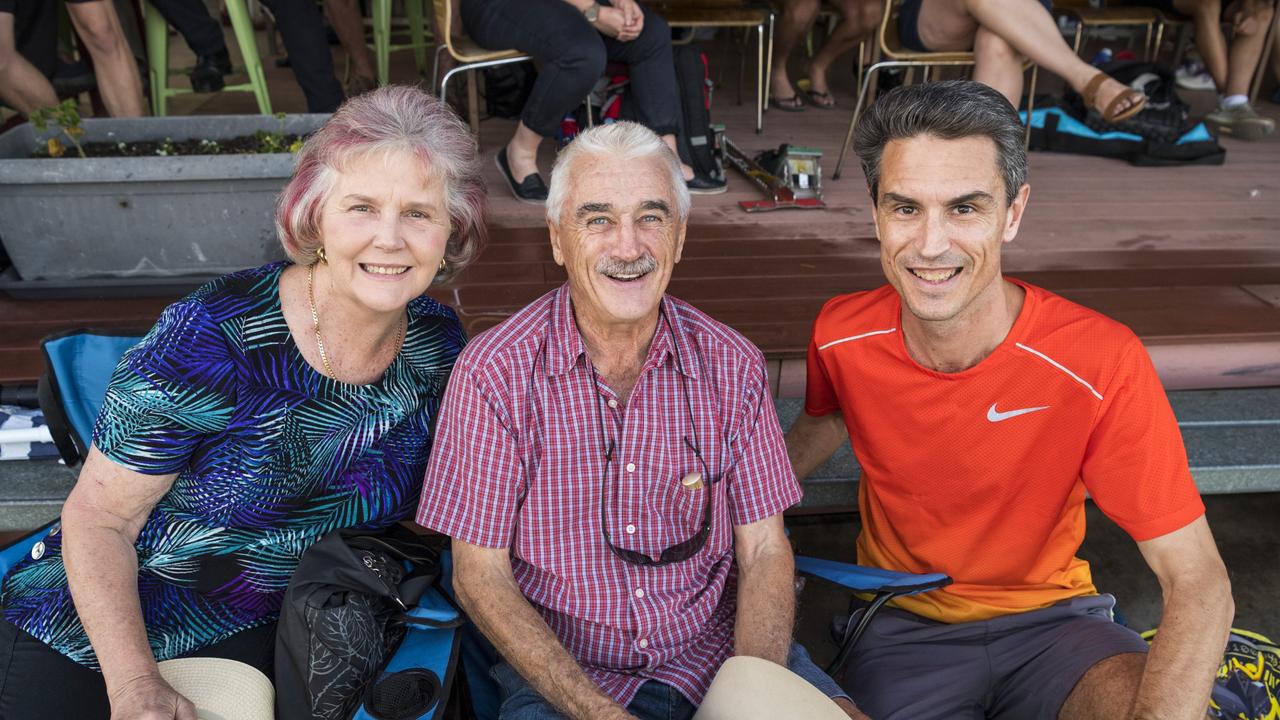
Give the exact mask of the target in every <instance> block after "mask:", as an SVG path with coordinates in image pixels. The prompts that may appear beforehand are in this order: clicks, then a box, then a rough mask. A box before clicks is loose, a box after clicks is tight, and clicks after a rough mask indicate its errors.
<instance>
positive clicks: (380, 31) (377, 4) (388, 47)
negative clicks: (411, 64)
mask: <svg viewBox="0 0 1280 720" xmlns="http://www.w3.org/2000/svg"><path fill="white" fill-rule="evenodd" d="M372 6H373V7H372V12H373V55H374V60H375V61H376V62H377V65H378V85H386V84H387V83H388V82H389V81H390V77H391V53H393V52H399V51H401V50H412V51H413V59H414V61H415V62H416V63H417V64H418V75H419V76H425V75H426V73H427V47H429V46H430V45H432V42H430V41H428V40H427V32H426V27H425V25H424V22H425V16H424V15H423V0H404V12H405V18H406V20H408V23H409V42H407V43H394V42H392V41H391V0H373V3H372Z"/></svg>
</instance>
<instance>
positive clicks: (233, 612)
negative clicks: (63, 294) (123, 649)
mask: <svg viewBox="0 0 1280 720" xmlns="http://www.w3.org/2000/svg"><path fill="white" fill-rule="evenodd" d="M285 267H287V264H286V263H276V264H272V265H267V266H265V267H261V268H257V269H254V270H246V271H243V272H238V273H235V274H233V275H228V276H226V277H224V278H220V279H218V280H215V281H214V282H211V283H209V284H208V285H205V286H204V287H202V288H200V289H199V290H197V291H196V292H194V293H192V294H191V295H190V296H188V297H186V298H184V299H183V300H180V301H179V302H177V303H174V304H173V305H171V306H169V307H168V308H167V309H166V310H165V311H164V313H163V314H162V315H161V317H160V320H159V322H157V323H156V326H155V327H154V328H152V330H151V332H150V333H148V334H147V336H146V338H144V339H143V340H142V342H141V343H140V344H139V345H137V346H136V347H134V348H133V349H131V350H130V351H129V352H128V353H126V354H125V356H124V357H123V358H122V359H121V361H120V364H119V366H118V367H117V368H116V371H115V374H114V376H113V377H112V379H111V385H110V387H109V388H108V389H107V395H106V400H105V404H104V405H103V408H102V413H101V415H99V417H98V422H97V427H96V428H95V429H94V444H95V445H96V446H97V448H98V449H99V450H100V451H101V452H102V453H103V454H104V455H106V456H107V457H108V458H110V459H111V460H113V461H115V462H117V463H119V464H120V465H122V466H124V467H126V468H129V469H130V470H134V471H136V472H140V473H145V474H148V475H161V474H167V473H177V479H176V480H175V481H174V484H173V487H172V489H170V490H169V492H168V493H167V494H166V495H165V496H164V497H163V498H161V500H160V501H159V503H157V504H156V507H155V509H154V510H153V511H152V512H151V516H150V518H149V519H148V520H147V522H146V525H145V526H144V527H143V528H142V531H141V533H140V534H139V535H138V540H137V551H138V590H139V593H140V596H141V601H142V614H143V619H144V620H145V621H146V626H147V634H148V637H149V639H150V642H151V649H152V650H153V651H154V652H155V655H156V658H157V659H158V660H166V659H169V658H174V657H180V656H182V655H185V654H188V653H191V652H193V651H195V650H198V649H201V648H204V647H207V646H209V645H212V644H214V643H217V642H219V641H221V640H223V639H225V638H227V637H229V636H230V635H232V634H234V633H236V632H239V631H241V630H247V629H250V628H254V627H258V626H261V625H265V624H267V623H271V622H274V621H275V620H276V618H277V616H278V614H279V610H280V605H281V602H282V599H283V594H284V590H285V587H286V586H287V585H288V583H289V577H290V575H291V574H292V573H293V570H294V567H295V566H297V564H298V559H299V557H300V556H301V555H302V553H303V551H304V550H306V549H307V547H308V546H309V545H311V543H313V542H314V541H316V540H317V539H319V538H320V537H321V536H322V535H324V534H325V533H327V532H328V531H330V530H333V529H335V528H361V529H376V528H381V527H385V526H387V525H390V524H392V523H394V522H396V521H399V520H401V519H403V518H405V517H407V516H409V514H410V513H411V511H412V510H413V508H414V506H415V505H416V503H417V500H418V494H419V492H420V490H421V487H422V477H423V473H424V471H425V469H426V465H427V454H428V452H429V451H430V448H431V427H432V423H431V421H432V418H434V417H435V414H436V411H437V409H438V408H439V406H440V399H441V397H442V396H443V394H444V385H445V381H446V380H447V379H448V377H449V371H450V370H451V369H452V368H453V363H454V360H455V359H456V358H457V356H458V353H459V351H461V349H462V346H463V343H464V342H465V340H464V338H463V332H462V328H461V326H460V325H459V323H458V319H457V316H456V315H455V314H454V312H453V311H452V310H451V309H449V308H448V307H446V306H444V305H441V304H440V303H437V302H435V301H434V300H431V299H430V298H427V297H420V298H417V299H415V300H413V301H412V302H411V303H410V304H409V309H408V312H409V325H408V330H407V332H406V334H405V339H404V345H403V348H402V349H401V351H400V354H399V355H397V356H396V358H395V359H394V360H393V361H392V362H391V365H390V366H389V367H388V368H387V370H386V373H385V374H384V376H383V377H382V379H381V380H380V381H378V382H375V383H372V384H369V385H348V384H345V383H342V382H338V381H335V380H332V379H330V378H328V377H326V376H324V375H322V374H321V373H318V372H316V370H315V369H314V368H312V367H311V366H310V365H309V364H307V362H306V361H305V360H304V359H303V358H302V354H301V353H300V352H299V351H298V347H297V345H295V343H294V338H293V337H292V336H291V335H290V334H289V328H288V326H287V325H286V324H285V319H284V315H283V314H282V313H281V311H280V293H279V287H280V274H281V272H282V271H283V270H284V268H285ZM0 602H2V603H3V606H4V617H5V619H7V620H8V621H9V622H11V623H13V624H15V625H17V626H18V627H20V628H22V629H23V630H25V631H26V632H27V633H29V634H31V635H33V636H35V637H36V638H37V639H39V640H42V641H43V642H45V643H47V644H48V645H50V646H51V647H53V648H54V649H55V650H57V651H59V652H61V653H62V654H64V655H66V656H67V657H69V658H71V659H72V660H74V661H76V662H78V663H81V664H82V665H86V666H89V667H94V668H96V667H97V666H98V663H97V658H96V657H95V656H94V653H93V648H92V647H90V645H89V639H88V637H87V636H86V635H85V631H84V627H83V626H82V625H81V624H80V620H79V618H78V617H77V615H76V611H75V607H74V606H73V605H72V601H71V593H70V591H69V590H68V589H67V577H66V572H65V569H64V567H63V562H62V548H61V535H60V534H58V533H56V531H55V533H54V534H52V535H51V536H50V537H49V538H47V539H46V540H45V551H44V554H43V555H42V556H41V557H40V558H38V559H32V558H30V557H28V558H27V559H26V560H25V561H24V562H23V563H21V564H20V565H18V566H17V567H15V568H14V570H13V571H12V572H11V573H10V574H9V576H8V577H6V578H5V580H4V585H3V588H2V589H0Z"/></svg>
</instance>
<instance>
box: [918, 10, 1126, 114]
mask: <svg viewBox="0 0 1280 720" xmlns="http://www.w3.org/2000/svg"><path fill="white" fill-rule="evenodd" d="M978 26H981V27H983V28H986V29H987V30H989V31H991V32H992V33H994V34H996V35H998V36H999V37H1001V38H1003V39H1004V40H1005V42H1007V43H1009V45H1011V46H1013V48H1014V49H1016V50H1017V51H1018V52H1019V53H1020V54H1022V55H1024V56H1026V57H1029V58H1031V59H1032V60H1033V61H1034V62H1035V63H1036V64H1038V65H1040V66H1041V67H1044V68H1045V69H1047V70H1049V71H1050V72H1052V73H1054V74H1055V75H1057V76H1059V77H1061V78H1062V79H1063V80H1066V81H1067V84H1069V85H1070V86H1071V87H1072V88H1074V89H1075V91H1076V92H1083V90H1084V88H1085V86H1086V85H1088V83H1089V80H1090V79H1092V78H1093V76H1094V75H1096V74H1097V73H1098V69H1097V68H1095V67H1093V66H1092V65H1089V64H1088V63H1086V62H1085V61H1083V60H1081V59H1080V58H1079V57H1078V56H1077V55H1076V54H1075V53H1074V52H1072V51H1071V47H1070V46H1068V45H1067V43H1066V41H1064V40H1063V39H1062V35H1061V34H1060V33H1059V32H1058V26H1057V25H1056V24H1055V23H1054V22H1053V17H1052V16H1051V15H1049V12H1048V11H1047V10H1045V9H1044V6H1043V5H1041V4H1040V3H1039V2H1036V0H924V3H923V5H922V6H921V8H920V28H919V29H920V38H921V40H923V41H924V44H925V47H928V48H930V49H932V50H939V51H947V50H968V49H970V48H972V47H973V41H974V36H975V35H976V33H977V28H978ZM981 71H982V67H981V64H979V66H978V68H977V69H976V70H975V72H981ZM1124 91H1125V86H1124V85H1121V84H1120V83H1118V82H1116V81H1114V80H1111V81H1109V82H1107V83H1105V84H1103V86H1102V88H1101V89H1100V90H1099V92H1098V95H1097V97H1096V98H1095V100H1094V103H1095V107H1097V108H1098V109H1103V108H1106V107H1107V106H1108V105H1109V104H1110V103H1111V101H1112V100H1114V99H1115V98H1116V97H1117V96H1118V95H1120V94H1121V93H1123V92H1124Z"/></svg>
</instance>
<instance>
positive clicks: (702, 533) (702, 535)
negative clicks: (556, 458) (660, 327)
mask: <svg viewBox="0 0 1280 720" xmlns="http://www.w3.org/2000/svg"><path fill="white" fill-rule="evenodd" d="M658 314H659V315H661V316H662V320H663V322H664V323H665V324H666V326H667V333H668V334H669V335H670V336H671V345H672V347H673V349H674V351H675V355H676V365H677V367H678V369H679V371H680V372H679V375H680V389H681V391H682V393H683V395H684V407H685V412H686V413H687V415H688V418H689V427H690V430H691V431H692V434H693V439H692V440H691V439H690V438H689V436H688V435H685V436H683V437H682V438H681V439H682V440H683V441H684V444H685V446H687V447H688V448H689V449H690V450H692V451H693V454H694V457H696V458H698V463H699V464H700V465H701V466H702V472H697V471H694V472H691V473H688V474H686V475H685V476H684V477H683V478H681V480H680V485H681V487H682V488H683V489H684V490H685V491H691V490H699V489H701V488H703V486H704V483H705V485H711V484H713V483H714V482H715V481H714V479H713V478H712V477H711V472H710V471H709V470H708V469H707V462H706V460H703V459H702V446H701V443H700V442H699V441H698V424H697V423H696V422H694V419H693V402H692V401H691V400H690V399H689V378H688V376H686V375H685V372H684V358H683V357H682V356H681V355H680V344H679V343H678V342H676V333H675V329H674V328H672V326H671V320H670V319H668V318H667V314H666V312H664V311H663V309H662V306H661V305H659V306H658ZM588 367H589V368H590V369H591V383H592V385H593V386H594V390H595V396H596V397H595V405H596V420H597V421H598V425H599V433H600V447H601V450H602V451H603V453H604V469H603V470H602V471H601V473H600V533H601V534H602V535H604V544H605V546H606V547H608V548H609V552H611V553H613V554H614V555H615V556H616V557H617V558H618V559H620V560H622V561H623V562H627V563H630V564H632V565H644V566H649V567H657V566H660V565H670V564H672V563H678V562H684V561H685V560H688V559H689V558H691V557H693V556H694V555H697V554H698V552H699V551H701V550H702V548H703V547H704V546H705V545H706V544H707V538H709V537H710V536H711V526H712V522H713V519H714V508H715V501H714V498H713V497H712V494H711V493H710V492H706V493H703V495H705V496H706V499H705V500H704V503H703V504H704V509H703V513H702V523H701V524H700V525H699V526H698V530H697V532H695V533H694V534H693V535H692V536H690V537H689V538H688V539H687V540H684V541H682V542H679V543H676V544H675V545H672V546H671V547H668V548H666V549H665V550H663V551H662V552H661V553H659V555H658V559H657V560H655V559H653V558H652V557H650V556H648V555H646V554H645V553H641V552H636V551H634V550H628V549H626V548H621V547H618V546H617V545H614V544H613V540H612V538H610V536H609V515H608V504H607V503H606V501H605V498H606V497H608V496H609V493H608V492H607V490H608V487H609V468H610V467H611V466H612V464H613V451H614V444H613V441H612V440H610V439H608V434H607V433H606V432H605V427H604V412H603V411H602V410H601V409H600V403H601V402H602V400H601V398H600V396H601V395H602V393H601V392H600V378H599V376H598V375H596V369H595V365H592V364H591V363H590V361H588ZM613 495H614V498H615V499H616V497H617V485H616V484H615V485H614V493H613ZM614 504H615V505H616V502H615V503H614Z"/></svg>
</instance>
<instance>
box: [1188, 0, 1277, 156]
mask: <svg viewBox="0 0 1280 720" xmlns="http://www.w3.org/2000/svg"><path fill="white" fill-rule="evenodd" d="M1274 15H1275V13H1274V10H1273V9H1272V6H1271V1H1270V0H1239V1H1238V2H1234V3H1232V4H1231V5H1230V6H1229V7H1227V10H1226V13H1225V15H1224V18H1225V19H1226V20H1227V22H1230V23H1231V26H1232V34H1231V45H1230V48H1229V49H1228V51H1227V54H1228V57H1227V80H1226V84H1225V85H1219V86H1218V89H1219V91H1220V92H1221V93H1222V97H1221V100H1220V101H1219V103H1218V107H1217V109H1215V110H1214V111H1213V112H1211V113H1209V114H1208V115H1207V116H1205V123H1206V124H1207V125H1209V127H1210V128H1212V129H1213V130H1214V131H1216V132H1217V133H1218V134H1220V135H1227V136H1230V137H1236V138H1240V139H1242V140H1260V139H1262V138H1264V137H1267V136H1268V135H1270V134H1271V133H1273V132H1275V129H1276V124H1275V121H1274V120H1272V119H1271V118H1266V117H1262V116H1261V115H1259V114H1258V113H1257V111H1255V110H1254V109H1253V107H1252V106H1251V105H1250V104H1249V85H1250V83H1252V82H1253V73H1254V72H1255V71H1257V70H1258V64H1259V63H1260V62H1262V50H1263V48H1264V46H1265V43H1266V41H1267V28H1269V27H1270V26H1271V22H1272V20H1273V19H1274ZM1214 80H1215V82H1216V81H1217V77H1216V76H1215V77H1214Z"/></svg>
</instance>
